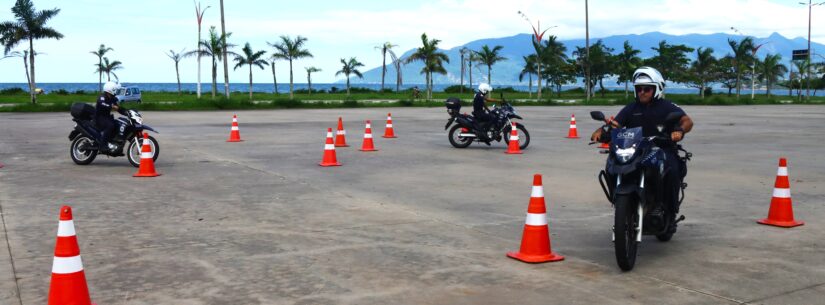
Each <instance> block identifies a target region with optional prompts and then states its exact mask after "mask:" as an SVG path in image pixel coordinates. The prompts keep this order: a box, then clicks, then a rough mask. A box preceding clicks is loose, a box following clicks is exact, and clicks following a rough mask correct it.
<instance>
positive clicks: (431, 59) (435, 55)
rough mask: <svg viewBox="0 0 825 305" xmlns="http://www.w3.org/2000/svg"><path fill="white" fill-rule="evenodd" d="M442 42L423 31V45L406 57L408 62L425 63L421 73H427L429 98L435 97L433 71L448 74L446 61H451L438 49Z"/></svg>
mask: <svg viewBox="0 0 825 305" xmlns="http://www.w3.org/2000/svg"><path fill="white" fill-rule="evenodd" d="M440 42H441V40H439V39H427V33H423V34H421V44H422V45H423V46H422V47H420V48H418V49H416V50H415V52H413V54H410V56H409V57H407V59H406V63H411V62H414V61H421V62H422V63H424V67H423V68H421V73H422V74H424V75H425V81H426V82H427V98H428V99H431V98H432V97H433V84H432V82H433V72H435V73H440V74H447V70H446V69H444V62H447V63H449V62H450V58H449V57H448V56H447V54H445V53H444V52H439V51H438V43H440Z"/></svg>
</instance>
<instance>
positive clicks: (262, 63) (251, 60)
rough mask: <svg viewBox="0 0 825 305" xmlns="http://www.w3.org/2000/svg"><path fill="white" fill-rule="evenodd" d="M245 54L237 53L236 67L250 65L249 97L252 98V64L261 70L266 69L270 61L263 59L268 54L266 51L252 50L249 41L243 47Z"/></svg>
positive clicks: (242, 50)
mask: <svg viewBox="0 0 825 305" xmlns="http://www.w3.org/2000/svg"><path fill="white" fill-rule="evenodd" d="M241 52H242V53H243V54H240V55H235V68H234V70H237V69H238V68H240V67H243V66H249V99H250V100H251V99H252V66H256V67H258V68H261V70H263V69H265V67H266V65H268V64H269V63H268V62H266V60H263V59H261V57H263V56H264V54H266V51H252V47H250V46H249V43H248V42H247V43H246V44H245V45H244V46H243V49H241Z"/></svg>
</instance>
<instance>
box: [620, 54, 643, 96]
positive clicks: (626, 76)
mask: <svg viewBox="0 0 825 305" xmlns="http://www.w3.org/2000/svg"><path fill="white" fill-rule="evenodd" d="M641 52H642V51H640V50H636V49H634V48H633V46H631V45H630V42H629V41H627V40H625V41H624V49H623V50H622V53H619V54H618V55H616V73H618V74H619V75H618V76H619V78H618V82H617V83H619V84H621V83H624V98H627V97H628V96H629V93H628V92H629V90H628V89H629V88H628V87H629V86H628V83H630V81H632V78H633V71H634V70H636V68H637V67H639V66H640V65H642V59H641V58H639V53H641Z"/></svg>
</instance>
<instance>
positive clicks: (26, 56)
mask: <svg viewBox="0 0 825 305" xmlns="http://www.w3.org/2000/svg"><path fill="white" fill-rule="evenodd" d="M9 57H20V58H22V59H23V68H25V70H26V82H27V83H31V78H29V64H28V60H29V50H23V53H20V52H19V51H14V52H9V53H7V54H6V55H4V56H3V57H0V59H4V58H9Z"/></svg>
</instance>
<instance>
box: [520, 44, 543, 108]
mask: <svg viewBox="0 0 825 305" xmlns="http://www.w3.org/2000/svg"><path fill="white" fill-rule="evenodd" d="M522 58H523V59H524V68H522V69H521V73H519V75H518V81H522V80H523V79H524V75H527V78H528V81H527V92H529V96H530V98H533V74H536V75H538V70H537V66H538V65H537V62H538V60H536V59H537V57H536V55H535V54H532V55H529V56H522ZM538 81H539V86H541V78H539V79H538Z"/></svg>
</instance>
